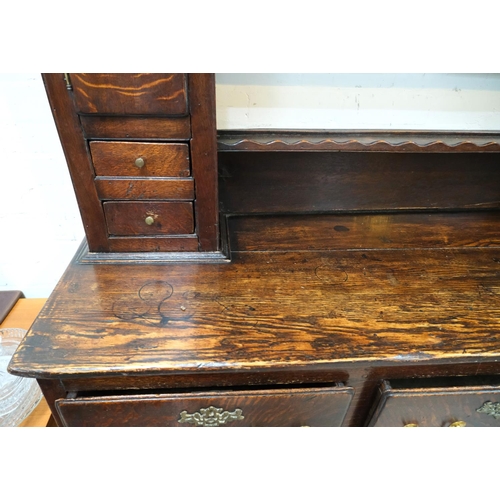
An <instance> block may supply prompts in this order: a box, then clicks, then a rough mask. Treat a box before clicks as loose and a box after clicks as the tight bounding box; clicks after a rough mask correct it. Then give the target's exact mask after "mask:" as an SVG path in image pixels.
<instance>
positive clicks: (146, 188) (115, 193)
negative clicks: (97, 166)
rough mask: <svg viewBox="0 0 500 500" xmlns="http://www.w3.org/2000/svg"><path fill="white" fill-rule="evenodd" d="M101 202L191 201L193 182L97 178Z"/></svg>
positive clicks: (190, 180)
mask: <svg viewBox="0 0 500 500" xmlns="http://www.w3.org/2000/svg"><path fill="white" fill-rule="evenodd" d="M95 183H96V186H97V193H98V194H99V198H100V199H101V200H193V199H194V182H193V179H192V178H189V179H168V180H167V179H135V178H133V177H129V178H127V179H123V178H118V177H112V178H109V177H97V178H96V180H95Z"/></svg>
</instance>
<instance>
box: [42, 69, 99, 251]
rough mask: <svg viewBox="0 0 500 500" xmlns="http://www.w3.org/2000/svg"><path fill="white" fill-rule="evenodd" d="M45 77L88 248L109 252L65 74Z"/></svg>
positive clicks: (83, 143) (89, 164)
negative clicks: (64, 77)
mask: <svg viewBox="0 0 500 500" xmlns="http://www.w3.org/2000/svg"><path fill="white" fill-rule="evenodd" d="M42 76H43V81H44V84H45V87H46V90H47V96H48V98H49V102H50V107H51V109H52V114H53V115H54V120H55V122H56V126H57V132H58V134H59V138H60V140H61V145H62V148H63V151H64V155H65V157H66V161H67V163H68V167H69V173H70V175H71V181H72V183H73V188H74V190H75V193H76V198H77V201H78V208H79V209H80V214H81V217H82V221H83V227H84V229H85V235H86V237H87V240H88V244H89V248H90V250H91V251H92V252H106V251H107V250H108V240H107V236H108V234H107V229H106V221H105V219H104V214H103V212H102V208H101V202H100V200H99V197H98V195H97V190H96V187H95V184H94V169H93V167H92V161H91V158H90V153H89V152H88V150H87V144H86V141H85V140H84V138H83V136H82V130H81V126H80V122H79V121H78V115H77V114H76V112H75V109H74V106H73V101H72V93H71V92H69V91H68V90H67V89H66V84H65V82H64V79H63V75H62V73H45V74H43V75H42Z"/></svg>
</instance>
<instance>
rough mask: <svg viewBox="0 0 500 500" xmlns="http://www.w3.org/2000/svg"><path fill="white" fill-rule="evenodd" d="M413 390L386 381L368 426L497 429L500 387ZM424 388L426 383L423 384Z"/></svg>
mask: <svg viewBox="0 0 500 500" xmlns="http://www.w3.org/2000/svg"><path fill="white" fill-rule="evenodd" d="M464 382H466V381H457V385H455V386H443V385H439V386H434V387H433V386H431V384H432V381H430V382H429V383H426V384H425V385H427V387H411V385H414V382H413V383H412V382H387V381H385V382H384V383H383V384H382V385H381V387H380V389H379V394H378V399H377V402H376V403H375V408H374V411H373V413H372V416H371V418H370V419H369V422H368V425H369V426H375V427H466V426H468V427H498V426H500V385H496V384H495V385H465V384H464ZM422 385H424V382H422Z"/></svg>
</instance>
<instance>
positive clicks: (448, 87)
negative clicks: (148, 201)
mask: <svg viewBox="0 0 500 500" xmlns="http://www.w3.org/2000/svg"><path fill="white" fill-rule="evenodd" d="M216 81H217V120H218V122H217V123H218V127H219V128H220V129H235V128H259V127H263V128H334V129H346V128H347V129H348V128H362V129H376V128H394V129H397V128H403V129H436V130H440V129H441V130H500V76H499V75H497V74H487V75H485V74H482V75H480V74H442V75H436V74H431V75H429V74H427V75H424V74H379V75H373V74H372V75H369V74H341V75H338V74H337V75H331V74H316V75H312V74H294V75H290V74H218V75H217V80H216ZM0 154H1V164H0V165H1V166H0V169H1V170H0V171H1V178H0V179H1V181H0V182H1V185H0V186H1V189H0V290H9V289H21V290H23V291H24V293H25V295H26V296H27V297H47V296H48V295H49V294H50V292H51V291H52V289H53V288H54V286H55V284H56V283H57V280H58V279H59V277H60V276H61V274H62V272H63V271H64V269H65V268H66V266H67V264H68V262H69V261H70V259H71V258H72V256H73V254H74V253H75V251H76V249H77V248H78V246H79V244H80V242H81V240H82V238H83V236H84V232H83V227H82V223H81V220H80V215H79V212H78V207H77V204H76V200H75V196H74V192H73V188H72V185H71V181H70V178H69V174H68V172H67V167H66V162H65V159H64V156H63V153H62V149H61V146H60V144H59V139H58V136H57V132H56V129H55V126H54V123H53V119H52V115H51V112H50V108H49V105H48V102H47V98H46V96H45V90H44V88H43V84H42V81H41V78H40V76H39V75H38V74H22V75H10V74H0Z"/></svg>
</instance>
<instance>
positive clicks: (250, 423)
mask: <svg viewBox="0 0 500 500" xmlns="http://www.w3.org/2000/svg"><path fill="white" fill-rule="evenodd" d="M352 395H353V389H351V388H348V387H343V386H342V385H341V384H338V385H337V386H334V387H328V388H307V389H264V390H241V391H214V392H198V393H197V392H193V393H190V394H185V393H181V394H151V395H130V396H99V397H77V395H76V394H69V395H68V397H67V398H66V399H59V400H57V401H56V408H57V411H58V413H59V415H60V416H61V420H62V422H63V424H64V425H66V426H71V427H82V426H103V427H112V426H120V427H122V426H136V427H137V426H138V427H147V426H152V427H162V426H165V427H184V426H197V427H219V426H234V427H300V426H307V427H312V426H318V427H338V426H340V425H341V424H342V422H343V420H344V417H345V414H346V412H347V408H348V407H349V404H350V402H351V399H352Z"/></svg>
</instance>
